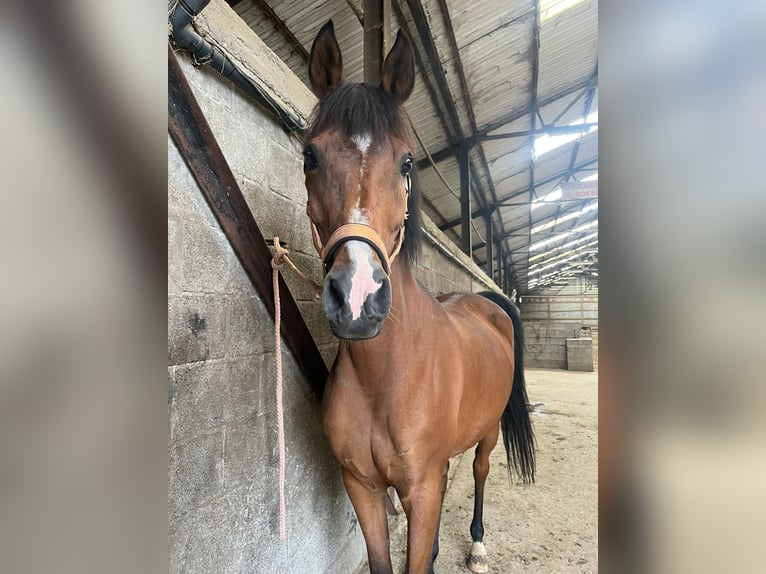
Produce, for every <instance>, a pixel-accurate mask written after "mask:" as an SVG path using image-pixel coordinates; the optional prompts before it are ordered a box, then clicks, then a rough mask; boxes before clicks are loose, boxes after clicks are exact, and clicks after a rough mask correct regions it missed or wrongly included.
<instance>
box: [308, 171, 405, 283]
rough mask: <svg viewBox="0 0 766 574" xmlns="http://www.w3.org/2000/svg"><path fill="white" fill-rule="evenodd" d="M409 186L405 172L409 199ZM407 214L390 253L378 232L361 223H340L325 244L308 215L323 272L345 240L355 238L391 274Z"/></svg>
mask: <svg viewBox="0 0 766 574" xmlns="http://www.w3.org/2000/svg"><path fill="white" fill-rule="evenodd" d="M411 187H412V180H411V178H410V175H409V174H407V175H405V176H404V190H405V192H406V197H407V200H409V197H410V189H411ZM306 214H307V215H308V205H307V206H306ZM407 215H408V214H407V212H406V211H405V214H404V221H402V226H401V227H400V228H399V231H398V233H397V234H396V240H395V241H394V247H393V249H392V250H391V253H386V245H385V243H383V240H382V239H381V237H380V234H379V233H378V232H377V231H376V230H375V228H373V227H371V226H369V225H365V224H363V223H346V224H344V225H341V226H340V227H338V228H337V229H336V230H335V231H333V233H332V235H330V238H329V239H328V240H327V245H323V244H322V240H321V238H320V237H319V231H318V230H317V226H316V224H315V223H314V220H313V219H311V215H309V221H311V239H312V240H313V242H314V248H315V249H316V250H317V253H319V256H320V257H321V258H322V264H323V265H324V268H325V273H326V272H327V270H328V267H329V265H330V264H331V263H332V257H333V256H334V255H335V252H336V251H337V250H338V248H339V247H340V246H341V245H343V244H344V243H345V242H346V241H352V240H356V241H363V242H364V243H366V244H367V245H369V246H370V247H372V248H373V250H374V251H375V253H377V254H378V258H380V262H381V263H382V264H383V271H384V272H385V273H386V275H391V267H392V265H393V264H394V259H396V256H397V255H399V251H400V250H401V249H402V244H403V243H404V226H405V224H406V222H407Z"/></svg>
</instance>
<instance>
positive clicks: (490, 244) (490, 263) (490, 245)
mask: <svg viewBox="0 0 766 574" xmlns="http://www.w3.org/2000/svg"><path fill="white" fill-rule="evenodd" d="M484 227H485V229H486V230H487V236H486V238H485V239H486V243H487V275H489V276H490V277H492V276H493V274H494V271H495V270H494V265H495V262H494V256H495V254H494V251H493V250H494V248H495V241H494V232H493V225H492V214H490V213H488V214H487V215H485V216H484Z"/></svg>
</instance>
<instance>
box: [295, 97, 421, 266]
mask: <svg viewBox="0 0 766 574" xmlns="http://www.w3.org/2000/svg"><path fill="white" fill-rule="evenodd" d="M328 129H339V130H340V131H341V133H342V134H343V135H344V136H348V137H353V136H357V135H363V134H370V135H371V136H372V138H373V140H375V139H379V138H381V137H386V136H394V137H396V138H399V139H402V140H404V141H407V142H411V141H412V140H411V138H410V135H409V132H408V130H407V123H406V121H405V119H404V117H403V114H402V112H401V110H400V109H399V106H398V104H397V103H396V101H395V100H394V99H393V98H392V97H391V96H389V95H388V94H386V93H385V92H384V91H383V90H381V89H380V88H374V87H372V86H369V85H367V84H341V85H340V86H339V87H338V88H337V89H335V90H333V91H332V92H330V93H329V94H328V95H327V96H326V97H324V98H322V99H321V100H320V101H319V103H318V104H317V106H316V108H314V112H313V114H312V116H311V121H310V125H309V129H308V131H307V132H306V136H305V139H306V140H307V141H308V140H310V139H312V138H313V137H315V136H316V135H317V134H319V133H321V132H324V131H325V130H328ZM413 151H414V150H413ZM413 155H414V154H413ZM415 172H416V170H415V169H414V167H413V170H412V174H411V175H412V189H411V190H410V197H409V200H408V201H407V211H408V213H409V216H408V218H407V222H406V224H405V227H404V243H403V244H402V250H401V253H402V254H403V255H404V258H405V259H406V260H407V263H408V264H410V265H412V264H413V263H414V262H415V261H416V259H417V256H418V253H419V252H420V245H421V242H422V231H421V227H422V221H421V216H420V187H419V185H418V178H417V173H415Z"/></svg>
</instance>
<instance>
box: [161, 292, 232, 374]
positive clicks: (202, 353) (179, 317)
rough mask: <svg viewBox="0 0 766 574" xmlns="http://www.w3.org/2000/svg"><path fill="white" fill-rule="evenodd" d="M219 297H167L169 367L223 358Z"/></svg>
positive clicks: (223, 318) (221, 315)
mask: <svg viewBox="0 0 766 574" xmlns="http://www.w3.org/2000/svg"><path fill="white" fill-rule="evenodd" d="M221 301H222V298H221V297H220V296H218V295H192V294H185V295H180V296H170V297H168V364H169V365H180V364H184V363H193V362H196V361H204V360H207V359H219V358H221V357H223V356H224V352H225V349H224V341H225V328H224V323H225V322H224V320H225V316H224V314H222V313H221V307H222V305H221Z"/></svg>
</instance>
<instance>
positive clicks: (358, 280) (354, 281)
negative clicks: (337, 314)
mask: <svg viewBox="0 0 766 574" xmlns="http://www.w3.org/2000/svg"><path fill="white" fill-rule="evenodd" d="M348 248H349V251H350V256H351V260H352V261H353V262H354V263H355V265H354V275H353V276H352V277H351V292H350V293H349V297H348V304H349V307H351V318H352V319H353V320H357V319H358V318H359V317H361V316H362V307H363V306H364V302H365V301H367V298H368V297H369V296H370V295H372V294H374V293H376V292H377V291H378V289H380V287H381V285H383V283H378V282H376V281H375V280H374V279H373V272H374V271H375V270H374V269H373V267H372V265H371V264H370V256H371V253H372V251H371V249H370V248H369V247H368V246H367V245H365V244H359V243H356V242H354V243H352V242H349V245H348Z"/></svg>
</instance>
